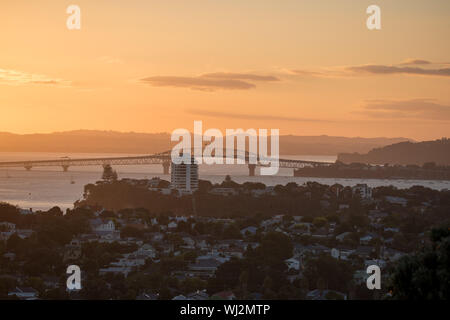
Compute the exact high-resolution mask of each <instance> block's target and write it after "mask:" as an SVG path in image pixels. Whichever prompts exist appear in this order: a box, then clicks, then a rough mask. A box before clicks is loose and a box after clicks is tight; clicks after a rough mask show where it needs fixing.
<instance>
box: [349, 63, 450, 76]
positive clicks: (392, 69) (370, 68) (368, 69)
mask: <svg viewBox="0 0 450 320" xmlns="http://www.w3.org/2000/svg"><path fill="white" fill-rule="evenodd" d="M346 70H348V71H351V72H354V73H360V74H409V75H424V76H442V77H450V68H438V69H424V68H420V67H400V66H384V65H370V64H369V65H363V66H352V67H347V68H346Z"/></svg>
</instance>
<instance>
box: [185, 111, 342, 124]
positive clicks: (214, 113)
mask: <svg viewBox="0 0 450 320" xmlns="http://www.w3.org/2000/svg"><path fill="white" fill-rule="evenodd" d="M186 112H187V113H189V114H192V115H195V116H205V117H212V118H233V119H241V120H271V121H294V122H334V121H332V120H323V119H311V118H298V117H290V116H286V117H285V116H277V115H263V114H243V113H232V112H218V111H209V110H199V109H188V110H186Z"/></svg>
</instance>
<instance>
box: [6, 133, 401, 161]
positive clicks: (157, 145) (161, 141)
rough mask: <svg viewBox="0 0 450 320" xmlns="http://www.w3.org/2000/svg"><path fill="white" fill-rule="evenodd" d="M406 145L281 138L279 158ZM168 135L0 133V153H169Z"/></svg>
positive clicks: (363, 140) (378, 140) (373, 140)
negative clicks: (280, 156) (280, 155)
mask: <svg viewBox="0 0 450 320" xmlns="http://www.w3.org/2000/svg"><path fill="white" fill-rule="evenodd" d="M401 141H409V139H407V138H346V137H331V136H292V135H287V136H281V137H280V154H282V155H333V156H335V155H337V154H338V153H344V152H358V153H365V152H368V151H370V150H371V149H373V148H377V147H383V146H386V145H390V144H393V143H397V142H401ZM172 145H173V143H171V141H170V134H168V133H136V132H115V131H94V130H78V131H67V132H55V133H49V134H23V135H22V134H12V133H1V132H0V151H5V152H68V153H69V152H72V153H136V154H139V153H142V154H149V153H156V152H163V151H167V150H170V149H171V146H172Z"/></svg>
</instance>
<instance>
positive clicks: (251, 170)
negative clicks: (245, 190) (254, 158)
mask: <svg viewBox="0 0 450 320" xmlns="http://www.w3.org/2000/svg"><path fill="white" fill-rule="evenodd" d="M255 171H256V164H250V163H249V165H248V176H249V177H254V176H255Z"/></svg>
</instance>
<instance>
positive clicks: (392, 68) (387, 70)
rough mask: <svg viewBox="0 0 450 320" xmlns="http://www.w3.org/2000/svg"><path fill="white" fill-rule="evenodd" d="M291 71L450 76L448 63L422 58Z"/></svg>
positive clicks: (325, 74)
mask: <svg viewBox="0 0 450 320" xmlns="http://www.w3.org/2000/svg"><path fill="white" fill-rule="evenodd" d="M291 73H293V74H295V75H300V76H311V77H340V78H342V77H358V76H367V75H394V74H399V75H412V76H433V77H450V67H449V65H448V64H447V63H433V62H430V61H428V60H422V59H408V60H405V61H403V62H401V63H399V64H396V65H395V64H394V65H382V64H365V65H355V66H335V67H330V68H317V69H315V70H302V69H296V70H291Z"/></svg>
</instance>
